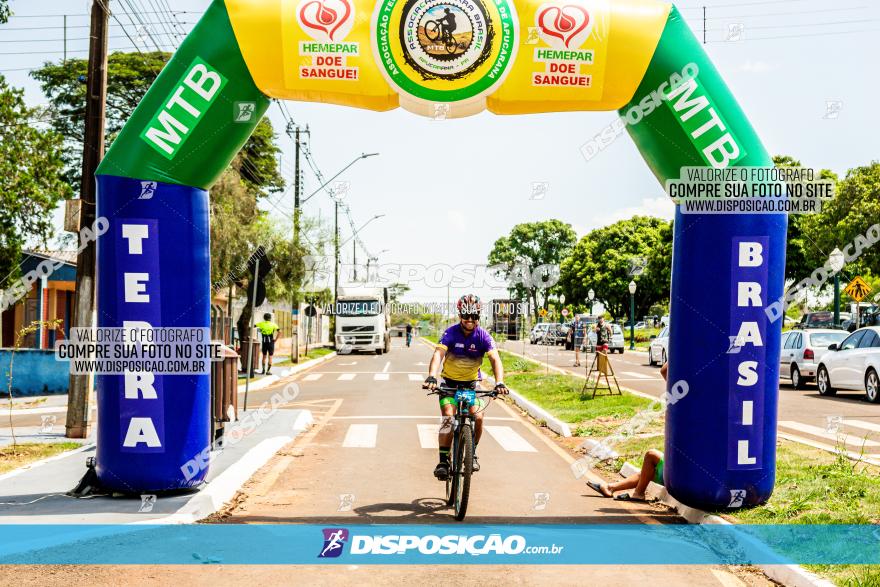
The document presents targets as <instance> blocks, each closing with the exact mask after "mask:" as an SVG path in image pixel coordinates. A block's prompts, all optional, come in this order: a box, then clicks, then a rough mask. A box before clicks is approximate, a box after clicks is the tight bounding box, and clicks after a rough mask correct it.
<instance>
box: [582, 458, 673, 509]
mask: <svg viewBox="0 0 880 587" xmlns="http://www.w3.org/2000/svg"><path fill="white" fill-rule="evenodd" d="M651 481H653V482H654V483H656V484H658V485H663V453H662V452H660V451H659V450H654V449H651V450H649V451H648V452H646V453H645V459H644V461H643V462H642V470H641V471H639V472H638V473H636V474H635V475H630V476H629V477H627V478H626V479H623V480H622V481H617V482H615V483H606V482H605V481H602V482H601V483H596V482H594V481H587V485H589V486H590V488H592V489H595V490H596V491H598V492H599V493H600V494H602V495H603V496H604V497H613V498H614V499H616V500H618V501H647V499H646V498H645V490H646V489H647V488H648V483H650V482H651ZM624 489H632V490H633V492H632V493H621V494H620V495H614V493H615V492H617V491H622V490H624Z"/></svg>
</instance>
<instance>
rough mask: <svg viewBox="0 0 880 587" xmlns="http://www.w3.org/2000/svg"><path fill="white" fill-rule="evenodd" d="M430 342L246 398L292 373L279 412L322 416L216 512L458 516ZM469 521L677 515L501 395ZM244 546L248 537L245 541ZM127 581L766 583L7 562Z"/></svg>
mask: <svg viewBox="0 0 880 587" xmlns="http://www.w3.org/2000/svg"><path fill="white" fill-rule="evenodd" d="M430 354H431V348H430V347H429V346H428V345H426V344H424V343H415V344H414V345H413V347H411V348H406V347H404V346H402V344H401V341H400V340H395V341H394V347H393V350H392V352H391V353H390V354H387V355H383V356H375V355H370V356H368V355H347V356H339V357H336V358H334V359H332V360H330V361H326V362H324V363H322V364H320V365H318V366H316V367H314V368H312V369H310V370H308V371H305V372H302V373H299V374H297V375H295V376H293V377H292V378H289V379H285V380H283V381H281V382H279V384H278V385H277V386H274V387H270V388H267V389H265V390H260V391H256V392H254V393H253V394H252V395H251V400H250V403H251V405H252V406H259V405H260V403H261V402H263V401H266V400H269V399H270V398H271V396H272V395H273V394H274V393H277V391H278V390H279V389H280V388H281V386H283V385H286V384H287V383H289V382H290V381H291V380H293V381H295V382H296V383H297V384H298V385H299V387H300V391H299V394H298V395H297V397H296V398H295V399H294V400H293V401H292V402H290V403H287V404H285V405H284V406H283V409H304V408H305V409H309V410H311V411H312V413H313V415H314V418H315V425H314V426H313V427H312V429H311V430H310V431H309V432H307V433H305V434H304V435H302V436H300V437H298V438H297V439H296V440H295V441H294V442H293V443H291V444H290V445H288V446H287V447H285V448H283V449H282V450H281V451H280V452H279V453H278V454H277V455H276V456H275V457H274V458H272V459H271V460H270V461H269V462H268V463H267V464H266V465H265V466H264V467H263V468H262V469H261V470H260V471H259V472H257V474H255V475H254V476H253V477H252V478H251V479H250V480H249V481H248V482H247V483H246V484H245V486H244V487H243V488H242V491H241V492H240V493H239V496H238V497H237V499H235V500H234V501H233V503H232V504H231V505H230V506H229V507H228V508H227V509H226V510H225V512H223V515H221V516H218V517H217V518H215V519H214V520H213V521H215V522H222V523H231V524H278V523H310V524H326V525H346V524H439V523H444V524H450V523H454V520H453V519H452V512H451V510H450V509H448V508H447V507H445V504H444V501H443V493H444V485H443V484H442V483H440V482H438V481H436V480H435V479H434V477H433V475H432V471H433V468H434V465H435V464H436V461H437V446H436V430H437V426H438V424H439V410H438V406H437V398H436V396H431V397H427V396H426V395H425V392H424V391H422V390H421V389H420V384H421V381H422V380H423V379H424V376H425V373H426V371H427V362H428V360H429V357H430ZM485 426H486V429H485V431H484V436H483V439H482V441H481V442H480V444H479V449H478V454H479V455H480V462H481V465H482V470H481V471H480V472H479V473H476V474H475V477H474V481H473V484H472V489H471V503H470V507H469V510H468V516H467V519H466V520H465V522H464V523H465V524H511V523H526V524H539V523H540V524H678V523H682V521H681V520H680V519H679V518H677V516H675V515H674V514H671V513H669V512H668V511H667V510H665V509H664V508H661V507H658V506H652V505H647V504H636V503H624V502H616V501H612V500H610V499H606V498H602V497H599V496H598V495H597V494H595V493H594V492H593V491H592V490H590V489H589V488H587V487H586V486H585V484H584V482H583V481H582V480H577V479H575V478H574V477H573V475H572V473H571V471H570V469H569V465H570V463H571V462H572V461H573V460H574V459H575V456H574V455H573V454H572V453H571V452H570V451H569V450H568V449H566V448H565V447H564V446H563V445H562V444H560V443H559V442H558V441H557V440H556V439H555V438H554V437H553V436H552V435H550V434H549V433H547V432H546V431H542V430H540V429H538V428H536V427H535V426H533V425H532V424H531V423H529V422H528V421H527V420H525V419H524V418H523V417H521V416H520V415H519V413H518V412H517V411H515V410H514V409H512V408H511V407H509V406H508V405H506V404H505V403H504V402H501V401H494V402H492V403H491V404H490V405H489V407H488V408H487V411H486V419H485ZM243 547H246V545H243ZM120 572H123V573H124V574H125V578H126V584H130V585H142V584H143V585H145V584H149V585H175V586H176V585H180V584H192V585H212V586H213V585H218V584H220V585H225V584H233V583H234V584H243V583H244V582H246V583H248V584H249V583H255V584H259V585H289V584H315V585H363V584H377V583H386V584H389V583H394V584H403V585H439V584H448V583H449V582H450V581H452V582H454V583H455V584H459V585H487V584H489V585H495V584H516V585H539V584H540V585H546V584H556V585H585V584H605V583H608V584H624V585H630V584H640V583H650V584H651V585H652V586H654V587H659V586H666V585H669V586H672V585H684V584H687V585H692V586H701V585H712V586H717V585H722V586H725V587H741V586H744V585H769V584H770V582H769V581H768V580H767V579H766V578H765V577H764V576H763V575H762V574H760V573H757V572H755V571H754V570H753V569H749V568H741V567H721V566H708V565H707V566H697V565H695V566H681V565H669V566H646V565H634V566H610V565H609V566H570V565H569V566H566V565H534V566H533V565H511V566H490V565H475V566H463V567H462V566H458V567H455V575H454V579H452V578H451V577H452V575H450V573H451V572H452V568H451V567H448V566H445V567H440V566H438V567H435V566H408V565H387V566H384V565H383V566H372V565H368V566H363V565H361V566H358V565H334V566H317V565H315V566H295V567H284V566H269V565H266V566H233V565H220V564H217V565H209V566H201V565H183V566H149V567H143V566H129V567H124V568H120V567H114V566H65V567H64V572H63V573H59V572H58V569H57V568H53V567H36V566H30V567H8V566H7V567H3V568H2V570H0V573H2V576H3V577H4V579H3V580H0V583H2V584H15V585H18V586H22V585H62V584H63V585H70V584H71V582H79V581H83V582H88V584H93V585H115V584H118V580H119V579H118V577H119V574H120Z"/></svg>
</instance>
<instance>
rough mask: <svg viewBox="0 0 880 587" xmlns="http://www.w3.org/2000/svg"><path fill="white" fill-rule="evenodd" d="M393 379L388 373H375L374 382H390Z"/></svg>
mask: <svg viewBox="0 0 880 587" xmlns="http://www.w3.org/2000/svg"><path fill="white" fill-rule="evenodd" d="M389 379H391V375H389V374H388V373H375V374H374V375H373V381H388V380H389Z"/></svg>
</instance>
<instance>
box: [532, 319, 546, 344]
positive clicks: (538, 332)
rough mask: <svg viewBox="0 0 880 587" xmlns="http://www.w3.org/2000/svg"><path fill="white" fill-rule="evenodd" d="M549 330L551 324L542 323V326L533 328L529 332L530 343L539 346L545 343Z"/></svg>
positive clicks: (537, 325) (536, 325) (538, 325)
mask: <svg viewBox="0 0 880 587" xmlns="http://www.w3.org/2000/svg"><path fill="white" fill-rule="evenodd" d="M549 329H550V323H549V322H541V323H540V324H535V326H534V327H533V328H532V331H531V332H529V343H531V344H537V343H539V342H541V341H543V340H544V337H545V336H546V335H547V331H548V330H549Z"/></svg>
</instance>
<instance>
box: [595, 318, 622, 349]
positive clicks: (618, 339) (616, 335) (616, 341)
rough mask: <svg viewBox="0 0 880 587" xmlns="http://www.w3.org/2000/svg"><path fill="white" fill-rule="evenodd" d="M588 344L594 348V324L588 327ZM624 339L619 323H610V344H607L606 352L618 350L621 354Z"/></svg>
mask: <svg viewBox="0 0 880 587" xmlns="http://www.w3.org/2000/svg"><path fill="white" fill-rule="evenodd" d="M589 337H590V346H591V347H592V348H594V349H595V348H596V326H595V325H593V327H592V328H591V329H590V334H589ZM624 346H625V345H624V340H623V329H622V328H621V327H620V324H612V325H611V344H609V345H608V352H609V353H614V352H618V353H620V354H621V355H622V354H623V351H624Z"/></svg>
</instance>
